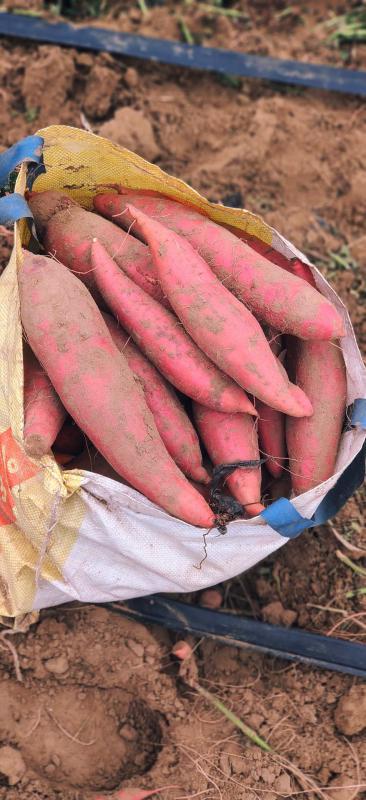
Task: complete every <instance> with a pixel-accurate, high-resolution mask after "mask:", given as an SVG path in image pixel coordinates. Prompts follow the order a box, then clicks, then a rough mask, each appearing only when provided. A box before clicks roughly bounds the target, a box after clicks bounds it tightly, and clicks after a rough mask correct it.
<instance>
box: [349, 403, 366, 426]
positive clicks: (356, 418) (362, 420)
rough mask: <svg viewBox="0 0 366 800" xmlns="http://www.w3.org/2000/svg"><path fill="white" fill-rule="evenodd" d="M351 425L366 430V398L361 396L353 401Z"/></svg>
mask: <svg viewBox="0 0 366 800" xmlns="http://www.w3.org/2000/svg"><path fill="white" fill-rule="evenodd" d="M351 425H354V427H355V428H362V430H364V431H366V399H365V398H364V397H360V398H358V399H357V400H355V402H354V403H353V410H352V416H351Z"/></svg>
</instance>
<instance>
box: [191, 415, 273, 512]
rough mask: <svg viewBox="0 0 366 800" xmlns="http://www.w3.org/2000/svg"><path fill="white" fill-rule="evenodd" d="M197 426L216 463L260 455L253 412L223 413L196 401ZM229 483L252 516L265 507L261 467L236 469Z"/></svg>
mask: <svg viewBox="0 0 366 800" xmlns="http://www.w3.org/2000/svg"><path fill="white" fill-rule="evenodd" d="M193 414H194V419H195V423H196V426H197V430H198V432H199V434H200V436H201V438H202V441H203V443H204V445H205V447H206V450H207V452H208V454H209V456H210V458H211V461H212V462H213V464H215V466H217V465H219V464H230V463H231V462H235V461H253V460H257V459H259V450H258V437H257V430H256V422H255V420H253V417H251V416H250V415H249V414H221V413H220V412H218V411H211V409H208V408H204V407H203V406H200V405H198V403H194V404H193ZM226 483H227V485H228V487H229V489H230V491H231V494H232V495H233V496H234V497H235V498H236V499H237V500H239V502H240V503H241V504H242V505H243V506H244V507H245V510H246V512H247V513H248V514H249V515H250V516H256V515H257V514H260V513H261V511H263V509H264V506H263V505H262V503H261V502H260V497H261V470H260V467H254V468H253V467H252V468H250V469H236V470H235V472H233V473H232V475H230V476H229V477H228V478H227V480H226Z"/></svg>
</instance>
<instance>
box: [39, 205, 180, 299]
mask: <svg viewBox="0 0 366 800" xmlns="http://www.w3.org/2000/svg"><path fill="white" fill-rule="evenodd" d="M28 203H29V205H30V208H31V210H32V213H33V216H34V220H35V224H36V228H37V232H38V233H39V235H40V237H41V240H42V242H43V245H44V248H45V250H46V252H47V253H49V254H50V255H52V256H54V257H55V258H56V259H57V260H58V261H61V262H62V263H63V264H65V266H66V267H69V269H71V270H72V271H73V272H75V274H76V275H78V276H80V277H83V280H84V283H86V285H87V286H88V288H93V287H94V275H93V269H92V266H91V263H90V247H91V242H92V239H93V238H94V237H97V238H98V239H99V241H101V242H102V243H103V244H104V246H105V247H106V248H107V250H108V252H109V253H110V254H111V255H112V256H113V258H114V261H115V262H116V264H117V265H118V267H120V269H123V270H124V272H125V273H126V275H129V277H130V278H131V279H132V280H133V281H135V283H137V285H138V286H141V288H142V289H144V291H145V292H147V293H148V294H149V295H151V297H155V299H156V300H159V302H161V303H163V304H164V303H166V300H165V298H164V296H163V294H162V292H161V289H160V286H159V283H158V281H157V280H156V277H155V275H154V272H153V265H152V262H151V258H150V255H149V251H148V249H147V247H145V246H144V245H143V244H141V242H138V241H136V239H135V238H134V237H133V236H130V235H129V234H128V233H121V231H119V230H118V228H117V227H116V226H115V225H112V223H111V222H108V220H103V219H101V217H100V216H98V214H93V212H91V211H86V210H85V209H84V208H82V207H81V206H79V205H78V204H77V203H75V201H74V200H72V199H71V197H68V196H67V195H64V194H62V192H59V191H57V190H54V189H49V190H47V191H45V192H30V193H29V194H28Z"/></svg>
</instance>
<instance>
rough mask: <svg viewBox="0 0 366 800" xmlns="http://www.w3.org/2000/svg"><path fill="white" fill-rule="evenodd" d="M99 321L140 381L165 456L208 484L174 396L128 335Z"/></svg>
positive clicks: (194, 440) (194, 441) (108, 322)
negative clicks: (164, 448) (164, 450)
mask: <svg viewBox="0 0 366 800" xmlns="http://www.w3.org/2000/svg"><path fill="white" fill-rule="evenodd" d="M103 318H104V321H105V323H106V325H107V328H108V330H109V333H110V334H111V337H112V339H113V341H114V343H115V345H116V346H117V347H118V350H120V351H121V352H122V353H123V355H124V356H125V358H126V361H127V364H128V366H129V368H130V369H131V370H132V372H133V374H134V375H135V376H136V378H138V379H139V380H140V381H141V385H142V388H143V390H144V395H145V400H146V403H147V406H148V408H149V409H150V411H151V413H152V415H153V417H154V420H155V425H156V427H157V429H158V431H159V433H160V436H161V438H162V440H163V442H164V444H165V447H166V449H167V451H168V453H170V455H171V457H172V458H173V459H174V461H175V463H176V464H177V465H178V467H179V468H180V469H181V470H182V472H184V474H185V475H187V476H188V477H190V478H193V480H196V481H201V482H202V483H209V481H210V478H209V475H208V473H207V472H206V470H205V469H204V467H203V466H202V454H201V450H200V444H199V441H198V436H197V434H196V431H195V429H194V427H193V425H192V423H191V421H190V420H189V419H188V417H187V414H186V412H185V410H184V408H183V406H182V404H181V403H180V401H179V400H178V397H177V395H176V393H175V392H174V390H173V389H172V388H171V387H170V386H169V385H168V383H167V381H166V380H165V379H164V378H163V376H162V375H160V372H158V370H157V369H156V368H155V367H154V366H153V364H150V362H149V361H148V360H147V358H145V356H144V355H143V354H142V353H141V352H140V351H139V349H138V347H136V345H134V344H133V342H132V341H131V337H130V336H129V335H128V333H126V331H124V330H123V328H121V327H120V326H119V325H117V323H116V322H115V320H114V319H113V318H112V317H110V316H109V315H108V314H103Z"/></svg>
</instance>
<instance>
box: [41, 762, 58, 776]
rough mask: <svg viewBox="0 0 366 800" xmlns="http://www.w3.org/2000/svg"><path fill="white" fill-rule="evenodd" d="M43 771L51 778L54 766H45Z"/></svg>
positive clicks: (54, 770)
mask: <svg viewBox="0 0 366 800" xmlns="http://www.w3.org/2000/svg"><path fill="white" fill-rule="evenodd" d="M44 771H45V773H46V775H49V776H50V777H51V776H52V775H54V774H55V772H56V766H55V764H47V766H46V767H45V768H44Z"/></svg>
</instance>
